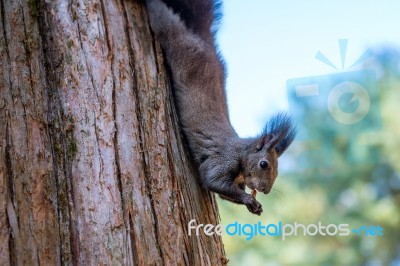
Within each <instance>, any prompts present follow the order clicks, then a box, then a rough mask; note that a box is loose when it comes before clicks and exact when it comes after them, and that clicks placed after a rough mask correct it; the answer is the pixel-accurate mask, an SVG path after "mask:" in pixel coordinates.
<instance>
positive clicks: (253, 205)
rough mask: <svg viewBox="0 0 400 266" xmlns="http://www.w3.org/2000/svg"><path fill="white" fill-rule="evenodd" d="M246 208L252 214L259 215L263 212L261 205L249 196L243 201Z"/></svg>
mask: <svg viewBox="0 0 400 266" xmlns="http://www.w3.org/2000/svg"><path fill="white" fill-rule="evenodd" d="M245 204H246V207H247V209H248V210H249V211H250V212H251V213H254V214H257V215H261V213H262V212H263V209H262V205H261V203H259V202H258V201H257V200H256V199H255V198H253V197H251V196H250V198H248V200H247V202H246V203H245Z"/></svg>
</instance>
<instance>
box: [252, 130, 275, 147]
mask: <svg viewBox="0 0 400 266" xmlns="http://www.w3.org/2000/svg"><path fill="white" fill-rule="evenodd" d="M273 139H274V135H273V134H267V135H265V136H262V137H260V138H259V139H258V140H257V142H256V150H257V151H260V150H261V149H262V148H263V147H264V146H265V145H266V144H267V145H268V146H270V145H269V143H270V142H271V141H272V140H273Z"/></svg>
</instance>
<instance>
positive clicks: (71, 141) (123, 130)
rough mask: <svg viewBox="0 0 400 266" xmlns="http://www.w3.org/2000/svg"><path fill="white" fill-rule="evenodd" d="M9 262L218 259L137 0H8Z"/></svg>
mask: <svg viewBox="0 0 400 266" xmlns="http://www.w3.org/2000/svg"><path fill="white" fill-rule="evenodd" d="M0 36H1V37H0V89H1V90H0V265H60V264H66V265H72V264H74V265H147V264H151V265H154V264H156V265H176V264H177V265H183V264H186V265H219V264H224V263H225V262H226V259H225V257H224V250H223V245H222V242H221V239H220V237H216V236H213V237H206V236H204V235H203V236H199V237H189V236H188V235H187V223H188V222H189V220H191V219H196V220H197V221H198V222H199V223H214V224H215V223H218V212H217V209H216V203H215V199H214V196H213V195H210V193H208V192H207V191H204V190H203V189H201V188H200V186H199V184H198V182H197V177H196V174H195V171H194V170H193V169H192V168H191V167H190V163H189V161H188V157H187V156H186V152H185V150H184V146H183V144H182V140H181V137H180V134H179V129H178V127H177V119H176V114H175V111H174V108H173V100H172V97H171V92H170V85H169V80H168V76H167V74H166V71H165V68H164V62H163V57H162V52H161V49H160V47H159V45H157V44H156V43H155V42H154V40H153V38H152V35H151V32H150V29H149V25H148V19H147V14H146V11H145V8H144V5H143V3H141V2H138V1H134V0H125V1H123V0H54V1H47V0H0Z"/></svg>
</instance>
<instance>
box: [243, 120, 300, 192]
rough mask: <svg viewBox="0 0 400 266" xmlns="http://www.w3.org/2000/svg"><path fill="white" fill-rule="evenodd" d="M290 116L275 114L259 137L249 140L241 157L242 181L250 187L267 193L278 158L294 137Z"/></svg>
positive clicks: (273, 180) (276, 173) (275, 173)
mask: <svg viewBox="0 0 400 266" xmlns="http://www.w3.org/2000/svg"><path fill="white" fill-rule="evenodd" d="M295 134H296V133H295V129H294V127H293V126H292V122H291V118H290V117H289V116H287V115H285V114H278V115H275V116H274V117H272V118H271V119H270V121H269V122H268V123H267V125H266V126H265V129H264V130H263V132H262V134H261V136H260V137H258V138H255V139H253V140H252V141H251V143H250V145H249V146H248V147H247V150H246V153H245V157H244V158H243V164H242V173H243V176H244V182H245V184H246V185H247V186H248V187H249V188H250V189H256V190H258V191H260V192H264V193H266V194H267V193H269V192H270V191H271V188H272V185H273V184H274V182H275V179H276V177H277V176H278V158H279V156H281V155H282V153H283V152H284V151H285V150H286V149H287V148H288V147H289V145H290V144H291V143H292V141H293V139H294V137H295Z"/></svg>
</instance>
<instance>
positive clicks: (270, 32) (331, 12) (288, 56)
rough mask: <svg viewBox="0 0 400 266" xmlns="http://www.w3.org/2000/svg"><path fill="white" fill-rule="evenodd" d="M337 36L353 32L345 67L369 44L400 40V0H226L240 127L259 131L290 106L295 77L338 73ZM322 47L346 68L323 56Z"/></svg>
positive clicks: (221, 38)
mask: <svg viewBox="0 0 400 266" xmlns="http://www.w3.org/2000/svg"><path fill="white" fill-rule="evenodd" d="M338 39H348V40H349V43H348V47H347V58H346V64H345V70H348V67H350V66H351V65H352V64H353V63H354V61H355V60H357V59H358V57H359V56H361V55H362V54H363V53H364V52H365V50H366V49H367V48H371V49H373V48H374V47H378V46H382V45H390V46H394V47H400V1H394V0H380V1H378V0H369V1H368V0H351V1H348V0H347V1H346V0H335V1H333V0H325V1H320V0H307V1H289V0H283V1H266V0H252V1H243V0H226V1H224V5H223V19H222V21H221V27H220V30H219V34H218V35H217V41H218V44H219V47H220V50H221V51H222V54H223V56H224V58H225V61H226V64H227V69H228V78H227V96H228V103H229V112H230V118H231V122H232V124H233V126H234V128H235V129H236V131H237V132H238V134H239V135H240V136H241V137H248V136H254V135H255V134H258V133H259V132H260V131H261V129H262V127H263V125H264V122H265V121H266V120H267V119H268V117H269V116H270V115H272V114H273V113H275V112H277V111H282V110H287V109H288V100H287V92H286V81H287V80H288V79H292V78H299V77H308V76H314V75H324V74H331V73H338V72H339V71H340V70H341V69H340V68H341V60H340V53H339V47H338ZM318 51H321V52H322V53H323V54H325V55H326V56H327V57H328V58H329V59H330V60H331V62H332V63H334V64H335V65H337V66H338V67H339V71H337V70H335V69H333V68H331V67H329V66H327V65H324V64H323V63H321V62H320V61H318V60H316V59H315V55H316V53H317V52H318ZM352 70H354V69H352Z"/></svg>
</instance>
